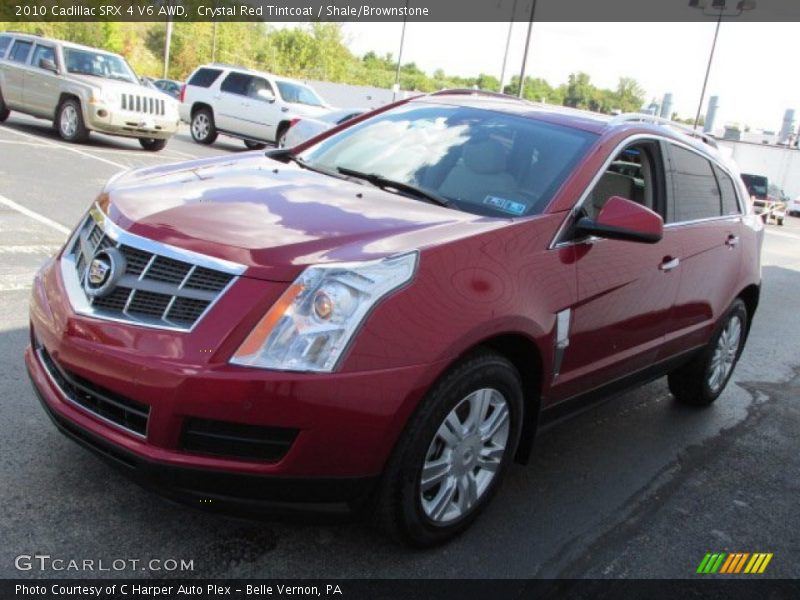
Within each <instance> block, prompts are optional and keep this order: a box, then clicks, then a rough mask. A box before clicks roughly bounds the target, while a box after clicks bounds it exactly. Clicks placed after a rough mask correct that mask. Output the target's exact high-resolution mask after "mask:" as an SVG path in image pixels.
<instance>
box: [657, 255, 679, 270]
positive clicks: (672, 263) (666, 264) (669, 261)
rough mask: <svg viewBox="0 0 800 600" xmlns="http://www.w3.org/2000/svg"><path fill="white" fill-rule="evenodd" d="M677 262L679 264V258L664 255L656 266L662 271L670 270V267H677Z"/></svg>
mask: <svg viewBox="0 0 800 600" xmlns="http://www.w3.org/2000/svg"><path fill="white" fill-rule="evenodd" d="M679 264H681V259H679V258H672V257H671V256H665V257H664V260H663V261H662V262H661V264H660V265H658V268H659V269H661V270H662V271H672V269H674V268H675V267H677V266H678V265H679Z"/></svg>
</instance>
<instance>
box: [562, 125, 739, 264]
mask: <svg viewBox="0 0 800 600" xmlns="http://www.w3.org/2000/svg"><path fill="white" fill-rule="evenodd" d="M640 140H651V141H655V142H666V143H669V144H675V145H676V146H680V147H682V148H684V149H686V150H689V151H691V152H694V153H695V154H698V155H700V156H701V157H703V158H705V159H706V160H709V161H712V162H713V163H714V165H716V166H717V167H719V168H720V170H722V171H723V172H724V173H725V174H726V175H727V176H728V177H730V178H731V180H732V181H733V183H734V186H733V190H734V193H735V194H736V202H737V204H738V207H739V212H738V213H737V214H735V215H720V216H718V217H708V218H706V219H695V220H693V221H678V222H675V223H664V228H671V227H674V226H677V225H690V224H695V223H703V222H706V221H717V220H723V219H741V218H742V217H743V216H744V215H745V214H746V213H747V211H746V210H744V205H743V203H742V198H741V195H740V193H739V192H740V190H739V189H738V186H737V185H736V177H735V176H734V175H733V174H732V173H731V171H730V169H728V167H727V166H726V165H724V164H723V163H721V162H720V161H719V159H717V158H716V157H714V156H712V155H711V154H709V153H705V152H702V151H701V150H700V149H698V148H693V147H692V146H691V145H689V144H686V143H685V142H681V141H680V140H675V139H673V138H670V137H667V136H664V135H661V134H658V133H637V134H634V135H632V136H630V137H627V138H625V139H624V140H622V141H621V142H620V143H618V144H617V145H616V146H615V147H614V149H613V150H612V151H611V153H610V154H609V156H608V158H607V159H606V160H605V161H604V162H603V165H602V167H600V169H599V170H598V171H597V173H595V175H594V177H593V178H592V180H591V182H590V183H589V185H588V186H586V189H585V190H584V191H583V193H582V194H581V195H580V197H579V198H578V201H577V202H576V203H575V204H574V205H573V207H572V208H571V209H570V210H568V211H567V214H566V216H565V218H564V220H563V221H562V223H561V225H560V226H559V228H558V230H556V234H555V236H553V239H552V240H551V241H550V244H549V246H548V247H547V249H548V250H556V249H560V248H567V247H569V246H572V245H575V244H585V243H587V242H591V243H594V241H598V240H600V239H601V238H598V237H597V236H591V237H589V238H587V239H582V240H580V241H577V240H562V239H561V236H562V235H564V231H565V230H566V228H567V225H568V223H570V222H571V220H572V219H573V217H574V216H575V214H577V212H578V211H579V210H580V208H581V207H582V206H583V203H584V202H585V201H586V198H587V197H588V196H589V194H590V192H591V191H592V190H593V189H594V186H595V185H597V182H598V181H600V178H601V177H602V176H603V174H604V173H605V172H606V171H607V170H608V167H609V166H610V165H611V163H612V162H614V159H615V158H616V157H617V155H618V154H619V153H620V152H621V151H622V150H623V148H625V147H626V146H628V145H630V144H631V143H633V142H636V141H640ZM665 172H666V165H665ZM667 193H669V192H667Z"/></svg>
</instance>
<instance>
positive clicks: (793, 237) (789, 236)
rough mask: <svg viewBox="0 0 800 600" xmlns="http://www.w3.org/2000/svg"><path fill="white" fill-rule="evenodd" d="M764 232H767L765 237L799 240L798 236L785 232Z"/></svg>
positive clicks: (772, 230)
mask: <svg viewBox="0 0 800 600" xmlns="http://www.w3.org/2000/svg"><path fill="white" fill-rule="evenodd" d="M765 231H766V232H767V235H775V236H778V237H784V238H790V239H793V240H800V235H798V234H795V233H787V232H786V231H776V230H775V229H765Z"/></svg>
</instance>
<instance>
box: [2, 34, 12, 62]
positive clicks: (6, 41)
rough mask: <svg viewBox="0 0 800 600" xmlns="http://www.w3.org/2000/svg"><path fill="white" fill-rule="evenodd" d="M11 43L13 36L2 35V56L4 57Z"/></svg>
mask: <svg viewBox="0 0 800 600" xmlns="http://www.w3.org/2000/svg"><path fill="white" fill-rule="evenodd" d="M10 45H11V38H10V37H8V36H7V35H0V58H3V56H4V55H5V53H6V50H8V47H9V46H10Z"/></svg>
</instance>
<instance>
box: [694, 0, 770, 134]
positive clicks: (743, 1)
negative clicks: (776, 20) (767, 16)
mask: <svg viewBox="0 0 800 600" xmlns="http://www.w3.org/2000/svg"><path fill="white" fill-rule="evenodd" d="M726 4H727V0H689V6H690V7H691V8H697V9H700V10H702V11H703V14H704V15H708V16H712V15H716V17H717V26H716V28H715V29H714V41H713V42H711V52H710V53H709V55H708V64H707V65H706V76H705V78H704V79H703V90H702V91H701V92H700V102H699V103H698V104H697V114H696V115H695V117H694V129H697V125H698V123H699V122H700V111H702V110H703V100H705V97H706V86H708V75H709V74H710V73H711V62H712V61H713V60H714V50H716V48H717V38H718V37H719V26H720V24H721V23H722V17H738V16H739V15H741V14H742V13H743V12H744V11H746V10H753V9H754V8H755V7H756V0H739V2H738V3H737V4H736V9H735V10H731V11H729V12H726V8H727V6H726ZM709 9H710V11H711V12H707V11H708V10H709Z"/></svg>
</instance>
